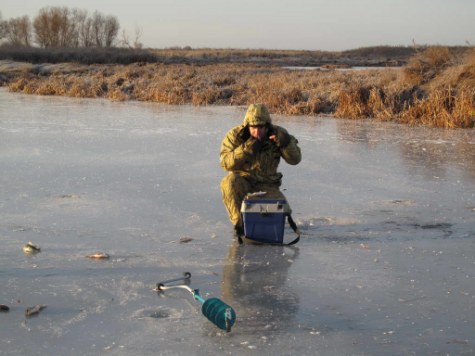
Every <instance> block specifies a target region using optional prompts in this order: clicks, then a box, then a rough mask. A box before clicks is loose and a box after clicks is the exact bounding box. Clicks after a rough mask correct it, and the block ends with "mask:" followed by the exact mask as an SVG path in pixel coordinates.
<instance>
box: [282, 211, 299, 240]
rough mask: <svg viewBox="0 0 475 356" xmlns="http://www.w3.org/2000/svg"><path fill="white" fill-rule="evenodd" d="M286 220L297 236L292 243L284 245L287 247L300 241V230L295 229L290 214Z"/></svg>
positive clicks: (295, 225) (295, 226)
mask: <svg viewBox="0 0 475 356" xmlns="http://www.w3.org/2000/svg"><path fill="white" fill-rule="evenodd" d="M287 220H288V222H289V225H290V227H291V228H292V230H294V232H295V233H296V234H297V237H296V238H295V239H294V240H293V241H290V242H289V243H287V244H284V245H287V246H290V245H295V244H296V243H297V242H299V240H300V230H299V228H298V227H297V224H296V223H295V221H294V219H292V216H291V215H290V214H288V215H287Z"/></svg>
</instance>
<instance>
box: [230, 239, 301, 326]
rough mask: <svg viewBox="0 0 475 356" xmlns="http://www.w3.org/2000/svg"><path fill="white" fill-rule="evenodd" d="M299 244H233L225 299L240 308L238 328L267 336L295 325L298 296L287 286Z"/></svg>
mask: <svg viewBox="0 0 475 356" xmlns="http://www.w3.org/2000/svg"><path fill="white" fill-rule="evenodd" d="M298 255H299V249H298V248H297V247H282V246H273V247H272V248H268V247H266V246H259V245H239V244H237V243H235V244H233V245H232V246H231V248H230V249H229V254H228V259H227V263H226V264H225V266H224V269H223V298H224V300H226V301H227V302H229V303H230V304H231V305H233V307H235V308H236V310H239V316H238V317H239V327H240V328H243V329H244V330H246V331H247V330H248V331H249V332H250V333H261V335H265V334H266V333H267V332H270V331H283V330H286V329H288V328H290V327H292V325H293V321H294V319H295V316H296V314H297V312H298V309H299V296H298V295H297V294H296V293H295V292H293V291H292V290H291V289H289V287H287V286H286V282H287V278H288V273H289V269H290V267H291V266H292V264H293V263H294V262H295V260H296V259H297V258H298Z"/></svg>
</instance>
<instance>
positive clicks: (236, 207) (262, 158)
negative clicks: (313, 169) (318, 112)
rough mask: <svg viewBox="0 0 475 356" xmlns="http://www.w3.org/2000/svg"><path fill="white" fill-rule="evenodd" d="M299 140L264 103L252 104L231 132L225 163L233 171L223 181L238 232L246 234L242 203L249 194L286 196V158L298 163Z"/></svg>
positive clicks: (225, 146)
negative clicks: (283, 188) (282, 168)
mask: <svg viewBox="0 0 475 356" xmlns="http://www.w3.org/2000/svg"><path fill="white" fill-rule="evenodd" d="M297 143H298V141H297V139H296V138H295V137H294V136H292V135H290V134H289V133H288V132H287V130H285V129H284V128H283V127H280V126H277V125H273V124H272V120H271V117H270V115H269V111H268V110H267V108H266V107H265V106H264V105H262V104H251V105H250V106H249V108H248V109H247V112H246V115H245V117H244V122H243V123H242V125H239V126H236V127H234V128H232V129H231V130H229V131H228V133H227V134H226V136H225V137H224V139H223V141H222V143H221V152H220V162H221V166H222V167H223V168H224V169H225V170H226V171H228V172H229V174H228V175H227V176H226V177H224V178H223V180H222V181H221V192H222V194H223V202H224V205H225V207H226V210H227V211H228V215H229V219H230V220H231V223H232V224H233V225H234V230H235V233H236V234H237V235H238V236H241V235H243V222H242V219H241V213H240V210H241V203H242V201H243V199H244V197H245V196H246V195H247V194H248V193H254V192H266V197H269V198H274V199H285V196H284V195H283V194H282V192H281V191H280V190H279V187H280V185H281V183H282V173H280V172H277V167H278V165H279V162H280V158H281V157H282V158H283V159H284V160H285V161H286V162H287V163H289V164H291V165H296V164H298V163H299V162H300V160H301V159H302V154H301V152H300V148H299V146H298V145H297Z"/></svg>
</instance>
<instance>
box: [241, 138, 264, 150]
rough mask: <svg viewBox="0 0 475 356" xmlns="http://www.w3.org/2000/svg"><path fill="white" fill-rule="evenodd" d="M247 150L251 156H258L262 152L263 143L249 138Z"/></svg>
mask: <svg viewBox="0 0 475 356" xmlns="http://www.w3.org/2000/svg"><path fill="white" fill-rule="evenodd" d="M245 147H246V150H247V151H248V152H249V153H251V154H257V153H259V152H260V151H261V148H262V143H261V141H259V140H256V139H255V138H254V137H251V138H249V140H247V141H246V143H245Z"/></svg>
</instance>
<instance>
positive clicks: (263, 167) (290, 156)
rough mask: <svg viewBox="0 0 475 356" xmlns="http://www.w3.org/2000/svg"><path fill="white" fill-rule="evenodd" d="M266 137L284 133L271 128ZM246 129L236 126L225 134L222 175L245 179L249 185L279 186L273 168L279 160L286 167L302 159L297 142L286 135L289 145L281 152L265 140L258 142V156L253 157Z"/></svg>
mask: <svg viewBox="0 0 475 356" xmlns="http://www.w3.org/2000/svg"><path fill="white" fill-rule="evenodd" d="M269 130H270V132H269V133H268V136H269V135H270V134H272V133H276V132H278V131H283V132H285V133H287V131H286V130H285V129H284V128H283V127H280V126H276V125H272V126H271V128H270V129H269ZM253 142H254V140H253V139H252V138H251V139H250V134H249V129H248V127H247V126H245V125H239V126H236V127H234V128H232V129H231V130H229V131H228V133H227V134H226V136H225V137H224V139H223V141H222V143H221V152H220V163H221V167H223V168H224V169H225V170H226V171H232V172H235V173H237V174H239V175H241V176H244V177H247V178H248V179H249V181H250V182H251V183H262V184H273V185H279V186H280V184H281V182H282V173H280V172H277V167H278V165H279V162H280V158H281V157H282V158H283V159H284V160H285V161H286V162H287V163H288V164H291V165H296V164H298V163H299V162H300V160H301V159H302V154H301V152H300V148H299V146H298V145H297V143H298V141H297V139H296V138H295V137H294V136H292V135H290V143H289V144H288V145H287V146H286V147H285V148H282V149H281V148H279V147H278V146H277V144H276V143H275V142H273V141H271V140H269V139H265V140H264V141H263V142H262V145H261V149H260V150H259V152H257V153H254V152H253V150H252V143H253Z"/></svg>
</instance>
